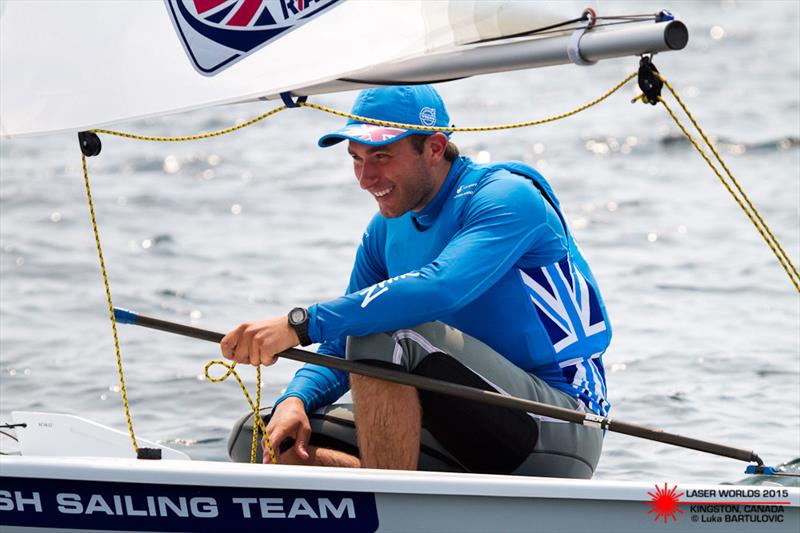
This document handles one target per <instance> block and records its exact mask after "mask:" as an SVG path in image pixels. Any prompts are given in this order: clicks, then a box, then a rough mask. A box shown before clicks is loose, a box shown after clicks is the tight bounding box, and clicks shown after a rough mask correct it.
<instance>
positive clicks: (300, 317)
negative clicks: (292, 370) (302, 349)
mask: <svg viewBox="0 0 800 533" xmlns="http://www.w3.org/2000/svg"><path fill="white" fill-rule="evenodd" d="M288 316H289V325H290V326H292V329H293V330H294V331H295V333H297V338H298V339H300V345H301V346H308V345H309V344H311V337H309V336H308V311H307V310H306V309H305V308H304V307H295V308H294V309H292V310H291V311H289V315H288Z"/></svg>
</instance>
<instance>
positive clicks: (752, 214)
mask: <svg viewBox="0 0 800 533" xmlns="http://www.w3.org/2000/svg"><path fill="white" fill-rule="evenodd" d="M637 74H638V73H637V72H634V73H632V74H630V75H629V76H627V77H625V78H624V79H623V80H622V81H620V82H619V83H618V84H616V85H615V86H614V87H612V88H611V89H610V90H608V91H606V92H605V93H603V94H602V95H600V96H599V97H597V98H595V99H594V100H592V101H590V102H588V103H586V104H585V105H582V106H580V107H578V108H576V109H573V110H572V111H568V112H566V113H562V114H559V115H554V116H551V117H547V118H543V119H539V120H532V121H528V122H517V123H511V124H503V125H495V126H478V127H436V126H421V125H418V124H405V123H401V122H391V121H384V120H375V119H372V118H370V117H362V116H358V115H353V114H351V113H345V112H343V111H338V110H335V109H331V108H328V107H325V106H321V105H317V104H311V103H307V102H297V103H296V105H297V106H298V107H299V106H302V107H308V108H312V109H316V110H318V111H323V112H325V113H330V114H333V115H336V116H339V117H343V118H347V119H352V120H357V121H360V122H368V123H370V124H375V125H379V126H386V127H393V128H404V129H415V130H419V131H432V132H478V131H501V130H508V129H515V128H526V127H530V126H537V125H541V124H546V123H548V122H555V121H557V120H561V119H565V118H567V117H571V116H573V115H576V114H578V113H580V112H582V111H585V110H586V109H589V108H590V107H592V106H595V105H597V104H599V103H600V102H602V101H603V100H606V99H607V98H608V97H610V96H611V95H612V94H614V93H615V92H617V91H618V90H619V89H621V88H622V87H623V86H625V85H626V84H627V83H628V82H630V81H631V80H632V79H633V78H635V77H636V76H637ZM657 75H658V77H659V78H660V79H661V81H662V82H663V83H664V84H665V85H666V86H667V88H668V89H669V91H670V92H671V93H672V95H673V96H674V97H675V99H676V100H677V102H678V103H679V105H680V106H681V108H682V109H683V111H684V112H685V113H686V115H687V116H688V117H689V119H690V120H691V122H692V124H693V125H694V126H695V128H696V129H697V131H698V132H699V133H700V135H701V137H702V138H703V140H704V141H705V142H706V145H707V146H708V147H709V149H710V150H711V151H712V153H713V154H714V156H715V158H716V159H717V161H718V162H719V164H720V165H721V166H722V168H723V169H724V170H725V173H726V174H727V176H728V178H729V179H730V181H731V183H732V184H733V187H732V186H731V185H730V184H729V183H728V182H727V181H726V180H725V179H724V177H723V176H722V174H721V173H720V172H719V171H718V170H717V168H716V167H715V166H714V164H713V163H712V162H711V160H710V159H709V157H708V156H707V155H706V154H705V152H704V151H703V150H702V148H701V147H700V146H699V145H698V143H697V142H696V141H695V140H694V139H693V138H692V136H691V135H690V134H689V132H688V131H687V130H686V128H685V127H684V126H683V124H682V123H681V122H680V120H678V118H677V116H676V115H675V114H674V113H673V111H672V109H671V108H670V107H669V105H668V104H667V103H666V102H665V101H664V100H663V99H662V98H661V97H660V96H659V97H658V101H659V102H660V103H661V104H663V105H664V108H665V109H666V110H667V112H668V113H669V114H670V116H671V117H672V118H673V120H674V121H675V123H676V124H677V125H678V127H679V128H680V129H681V131H682V132H683V134H684V135H685V136H686V137H687V138H688V139H689V141H690V142H691V143H692V145H693V146H694V147H695V148H696V149H697V151H698V152H699V153H700V155H701V156H702V157H703V159H705V161H706V162H707V163H708V165H709V166H710V167H711V169H712V171H713V172H714V174H716V176H717V177H718V178H719V179H720V181H721V182H722V183H723V185H724V186H725V188H726V189H727V190H728V192H729V193H730V194H731V196H733V198H734V200H735V201H736V202H737V204H739V206H740V207H741V208H742V210H743V211H744V212H745V214H746V215H747V217H748V218H749V219H750V221H751V222H752V223H753V225H754V226H755V227H756V229H757V230H758V232H759V233H760V234H761V236H762V237H763V238H764V240H765V241H766V242H767V245H768V246H769V247H770V249H771V250H772V251H773V253H774V254H775V256H776V257H777V258H778V261H779V262H780V264H781V266H783V268H784V270H785V271H786V273H787V274H788V275H789V278H790V279H791V281H792V283H793V284H794V286H795V288H797V290H798V292H800V275H798V271H797V268H796V267H795V266H794V265H793V264H792V261H791V260H790V259H789V257H788V255H787V254H786V252H785V251H784V249H783V247H781V245H780V243H779V242H778V239H777V238H776V237H775V235H774V234H773V233H772V231H771V230H770V229H769V227H768V226H767V224H766V222H764V220H763V218H762V217H761V215H760V214H759V213H758V210H757V209H756V207H755V206H754V205H753V203H752V202H751V201H750V199H749V198H748V196H747V194H746V193H745V192H744V190H743V189H742V187H741V186H740V185H739V183H738V181H737V180H736V179H735V178H734V176H733V174H732V172H731V171H730V169H729V168H728V166H727V165H726V164H725V163H724V161H723V160H722V157H721V156H720V155H719V152H718V151H717V150H716V149H715V148H714V146H713V144H712V143H711V141H710V140H709V139H708V137H707V136H706V134H705V133H704V132H703V130H702V129H701V128H700V126H699V124H698V123H697V121H696V120H695V119H694V117H693V116H692V115H691V113H690V112H689V110H688V109H687V108H686V106H685V104H684V103H683V101H682V100H681V98H680V97H679V96H678V93H677V92H676V91H675V90H674V89H673V88H672V86H671V85H670V84H669V82H667V80H666V79H664V78H663V76H661V75H660V74H657ZM637 100H642V101H644V102H646V103H649V102H648V101H647V99H646V97H644V95H640V96H639V97H637V98H635V99H634V100H633V101H634V102H635V101H637ZM285 109H288V106H286V105H282V106H279V107H276V108H274V109H272V110H270V111H268V112H267V113H264V114H262V115H259V116H257V117H255V118H253V119H251V120H248V121H246V122H244V123H242V124H238V125H235V126H232V127H229V128H225V129H222V130H218V131H213V132H208V133H202V134H198V135H189V136H179V137H158V136H148V135H137V134H133V133H127V132H120V131H114V130H107V129H95V130H91V131H92V132H93V133H102V134H106V135H114V136H118V137H125V138H128V139H135V140H140V141H157V142H182V141H192V140H200V139H208V138H211V137H218V136H221V135H225V134H228V133H232V132H234V131H238V130H241V129H243V128H246V127H248V126H251V125H253V124H255V123H257V122H260V121H262V120H264V119H266V118H268V117H270V116H272V115H274V114H276V113H279V112H281V111H283V110H285ZM82 163H83V174H84V181H85V185H86V194H87V197H88V202H89V211H90V214H91V219H92V229H93V231H94V236H95V243H96V246H97V253H98V257H99V260H100V269H101V271H102V275H103V283H104V285H105V291H106V298H107V301H108V306H109V314H110V318H111V327H112V330H113V333H114V346H115V350H116V357H117V370H118V373H119V379H120V389H121V391H122V402H123V405H124V408H125V417H126V420H127V423H128V430H129V432H130V436H131V441H132V442H133V447H134V450H137V451H138V445H137V443H136V436H135V434H134V430H133V423H132V421H131V414H130V407H129V405H128V399H127V391H126V388H125V376H124V372H123V368H122V356H121V353H120V348H119V339H118V336H117V327H116V319H115V317H114V306H113V303H112V299H111V289H110V287H109V282H108V275H107V273H106V267H105V262H104V260H103V252H102V248H101V245H100V235H99V231H98V228H97V222H96V219H95V213H94V206H93V203H92V196H91V189H90V186H89V174H88V171H87V165H86V156H85V155H82ZM734 189H735V191H738V193H739V195H741V197H742V199H740V198H739V196H738V195H737V194H736V192H735V191H734ZM214 365H222V366H224V367H225V368H226V369H227V371H226V373H225V374H223V375H222V376H220V377H218V378H213V377H211V376H210V374H209V369H210V368H211V367H212V366H214ZM235 367H236V363H228V362H226V361H222V360H213V361H210V362H208V363H207V364H206V365H205V368H204V375H205V378H206V379H207V380H209V381H211V382H214V383H219V382H221V381H225V380H226V379H227V378H228V377H230V376H231V375H233V376H234V378H235V379H236V380H237V382H238V383H239V386H240V388H241V389H242V393H243V394H244V396H245V399H246V400H247V403H248V404H249V405H250V407H251V409H252V410H253V422H254V423H253V438H252V442H251V450H250V461H251V462H255V460H256V449H257V440H258V433H259V431H261V432H262V433H263V435H264V443H265V444H266V448H267V450H266V451H267V452H268V453H269V455H270V460H271V462H272V463H276V462H277V458H276V454H275V450H274V448H273V446H272V443H271V442H270V440H269V437H268V436H267V433H266V427H265V426H264V422H263V420H262V419H261V416H260V404H261V367H260V366H259V367H257V370H256V372H257V393H256V401H255V402H253V400H252V397H251V396H250V394H249V392H248V391H247V388H246V387H245V385H244V382H243V381H242V379H241V377H240V376H239V374H238V373H237V372H236V370H235Z"/></svg>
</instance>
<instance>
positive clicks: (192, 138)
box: [92, 105, 288, 142]
mask: <svg viewBox="0 0 800 533" xmlns="http://www.w3.org/2000/svg"><path fill="white" fill-rule="evenodd" d="M284 109H288V108H287V107H286V106H285V105H283V106H280V107H276V108H275V109H272V110H271V111H268V112H266V113H264V114H263V115H259V116H257V117H256V118H254V119H252V120H248V121H247V122H243V123H241V124H237V125H236V126H231V127H230V128H225V129H223V130H219V131H212V132H209V133H201V134H199V135H188V136H186V137H150V136H147V135H137V134H135V133H125V132H123V131H113V130H102V129H98V130H92V131H93V132H94V133H105V134H106V135H116V136H117V137H125V138H127V139H136V140H137V141H160V142H181V141H197V140H200V139H210V138H211V137H219V136H220V135H225V134H226V133H231V132H234V131H237V130H240V129H242V128H246V127H247V126H252V125H253V124H255V123H256V122H259V121H261V120H264V119H265V118H267V117H271V116H272V115H274V114H276V113H278V112H280V111H283V110H284Z"/></svg>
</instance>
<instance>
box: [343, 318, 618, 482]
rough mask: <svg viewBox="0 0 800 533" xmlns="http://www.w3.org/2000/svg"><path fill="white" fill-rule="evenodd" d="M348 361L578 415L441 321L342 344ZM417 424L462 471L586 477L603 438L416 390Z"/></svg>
mask: <svg viewBox="0 0 800 533" xmlns="http://www.w3.org/2000/svg"><path fill="white" fill-rule="evenodd" d="M347 358H348V359H350V360H353V361H359V362H362V363H366V364H375V365H379V366H388V367H393V368H398V367H399V369H400V370H405V371H406V372H410V373H412V374H418V375H422V376H426V377H431V378H436V379H441V380H445V381H451V382H455V383H460V384H462V385H467V386H470V387H476V388H479V389H483V390H490V391H494V392H498V393H500V394H505V395H511V396H517V397H519V398H526V399H529V400H533V401H537V402H542V403H547V404H550V405H555V406H558V407H565V408H568V409H574V410H578V411H583V410H585V408H584V407H583V405H582V404H581V403H580V402H578V400H576V399H575V398H572V397H570V396H568V395H567V394H565V393H563V392H561V391H559V390H557V389H554V388H553V387H551V386H550V385H548V384H547V383H545V382H544V381H542V380H541V379H539V378H538V377H536V376H535V375H533V374H529V373H527V372H525V371H524V370H522V369H520V368H519V367H517V366H516V365H514V364H513V363H511V362H510V361H508V360H507V359H506V358H504V357H503V356H501V355H500V354H498V353H497V352H495V351H494V350H492V349H491V348H489V347H488V346H487V345H486V344H484V343H482V342H480V341H478V340H477V339H474V338H472V337H470V336H469V335H466V334H464V333H462V332H460V331H459V330H457V329H454V328H451V327H449V326H447V325H445V324H443V323H441V322H429V323H427V324H423V325H421V326H417V327H415V328H413V329H401V330H397V331H395V332H393V333H376V334H374V335H369V336H367V337H350V338H348V340H347ZM419 398H420V403H421V405H422V413H423V415H422V418H423V420H422V425H423V427H424V428H425V429H427V430H428V431H429V432H430V433H431V434H432V435H433V437H434V438H435V439H436V440H437V441H438V443H439V444H440V445H441V446H442V448H444V449H445V450H446V451H447V452H448V453H449V454H450V455H451V456H452V457H453V458H454V459H455V460H456V461H457V462H458V463H460V464H461V465H462V466H463V468H464V470H465V471H468V472H478V473H490V474H520V475H531V476H551V477H569V478H584V479H588V478H591V477H592V474H593V473H594V469H595V467H596V466H597V461H598V460H599V458H600V452H601V450H602V447H603V432H602V431H601V430H599V429H595V428H589V427H585V426H581V425H578V424H572V423H568V422H561V421H558V420H553V419H550V418H547V417H541V416H538V415H533V414H529V413H523V412H521V411H516V410H512V409H506V408H502V407H496V406H492V405H486V404H483V403H480V402H475V401H471V400H463V399H459V398H454V397H452V396H447V395H443V394H440V393H434V392H429V391H423V390H420V391H419Z"/></svg>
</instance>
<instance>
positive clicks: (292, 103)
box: [281, 91, 308, 107]
mask: <svg viewBox="0 0 800 533" xmlns="http://www.w3.org/2000/svg"><path fill="white" fill-rule="evenodd" d="M281 100H283V103H284V105H285V106H286V107H300V104H302V103H304V102H305V101H306V100H308V96H298V97H297V100H292V93H291V92H289V91H286V92H282V93H281Z"/></svg>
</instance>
